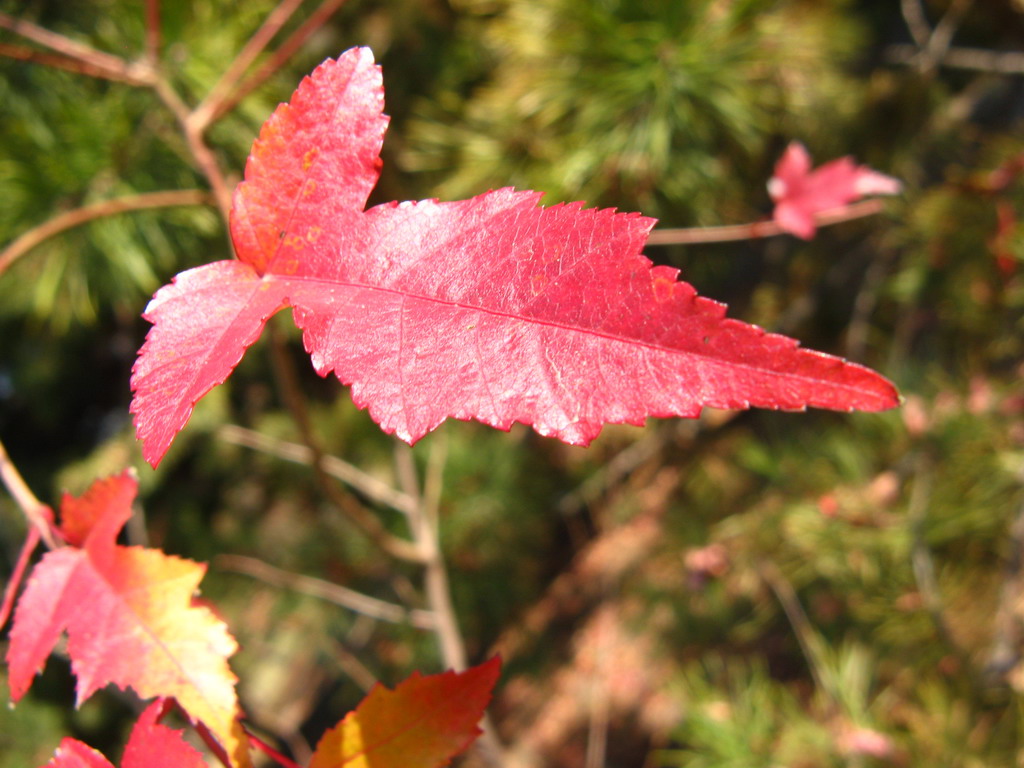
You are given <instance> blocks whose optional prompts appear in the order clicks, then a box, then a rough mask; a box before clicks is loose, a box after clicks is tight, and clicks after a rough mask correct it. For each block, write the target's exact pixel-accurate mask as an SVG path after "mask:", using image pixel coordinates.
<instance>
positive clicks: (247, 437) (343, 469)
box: [217, 424, 416, 515]
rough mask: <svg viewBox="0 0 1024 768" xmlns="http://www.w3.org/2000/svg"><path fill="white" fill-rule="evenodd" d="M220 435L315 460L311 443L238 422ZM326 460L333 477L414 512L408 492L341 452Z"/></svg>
mask: <svg viewBox="0 0 1024 768" xmlns="http://www.w3.org/2000/svg"><path fill="white" fill-rule="evenodd" d="M217 437H219V438H220V439H221V440H224V441H225V442H228V443H232V444H234V445H241V446H243V447H245V448H251V449H252V450H254V451H260V452H261V453H266V454H269V455H271V456H276V457H278V458H279V459H284V460H285V461H293V462H295V463H296V464H305V465H307V466H308V465H310V464H312V463H313V451H312V450H311V449H310V448H309V447H308V446H306V445H301V444H299V443H292V442H289V441H287V440H278V439H276V438H273V437H269V436H267V435H264V434H263V433H262V432H256V431H255V430H252V429H246V428H245V427H240V426H238V425H237V424H226V425H224V426H223V427H221V428H220V429H219V430H217ZM322 463H323V467H324V470H325V471H326V472H327V473H328V474H329V475H331V476H332V477H336V478H338V479H339V480H341V481H342V482H343V483H347V484H348V485H350V486H352V487H353V488H355V489H356V490H357V491H359V492H360V493H361V494H363V495H364V496H367V497H368V498H370V499H371V500H372V501H375V502H377V503H378V504H384V505H385V506H388V507H391V508H392V509H394V510H396V511H398V512H401V513H402V514H403V515H408V514H410V512H411V511H412V508H413V506H414V505H415V503H416V502H415V500H414V499H412V498H411V497H410V496H409V495H408V494H405V493H402V492H401V491H399V490H396V489H395V488H392V487H391V486H390V485H388V484H387V483H385V482H384V481H382V480H378V479H377V478H376V477H374V476H373V475H370V474H367V473H366V472H363V470H361V469H359V467H357V466H355V465H354V464H349V463H348V462H347V461H344V460H343V459H339V458H338V457H337V456H331V455H330V454H325V455H324V456H323V458H322Z"/></svg>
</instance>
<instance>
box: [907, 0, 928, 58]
mask: <svg viewBox="0 0 1024 768" xmlns="http://www.w3.org/2000/svg"><path fill="white" fill-rule="evenodd" d="M900 11H902V13H903V21H905V22H906V24H907V29H908V30H910V36H911V37H912V38H914V42H915V43H917V46H918V48H924V47H925V46H926V45H928V40H929V39H930V38H931V36H932V28H931V25H930V24H929V23H928V18H927V17H926V16H925V15H924V8H923V7H922V5H921V0H900Z"/></svg>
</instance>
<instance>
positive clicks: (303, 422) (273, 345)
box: [267, 323, 426, 563]
mask: <svg viewBox="0 0 1024 768" xmlns="http://www.w3.org/2000/svg"><path fill="white" fill-rule="evenodd" d="M267 330H268V331H269V335H270V353H271V357H272V362H273V366H272V368H273V370H274V376H275V378H276V379H277V383H278V387H279V389H280V392H281V397H282V398H283V399H284V403H285V407H286V408H287V409H288V412H289V413H290V414H291V416H292V420H293V421H294V422H295V425H296V427H298V430H299V434H300V435H301V436H302V442H303V443H305V445H306V447H307V448H308V449H309V451H310V458H311V461H310V467H311V468H312V469H313V476H314V478H315V479H316V483H317V485H318V486H319V488H320V490H321V491H322V492H323V493H324V495H325V496H326V497H327V498H328V499H329V500H330V501H331V503H332V504H333V505H334V506H335V507H337V508H338V509H339V510H340V511H341V512H342V514H344V515H345V516H346V517H347V518H348V519H349V520H350V521H352V522H353V523H355V525H356V526H358V527H359V529H360V530H362V531H363V533H365V534H366V535H367V536H368V537H369V538H370V540H371V541H373V542H374V543H375V544H376V545H377V546H378V547H380V549H381V550H382V551H384V552H386V553H387V554H389V555H391V556H392V557H394V558H395V559H397V560H404V561H406V562H410V563H425V562H426V556H425V555H424V553H423V550H422V549H421V548H420V547H419V546H418V545H417V544H414V543H412V542H410V541H407V540H406V539H403V538H400V537H398V536H395V535H394V534H393V533H391V532H390V531H389V530H388V529H387V528H385V527H384V526H383V524H382V523H381V522H380V520H378V519H377V518H376V517H375V516H374V515H373V514H372V513H370V512H368V511H367V510H366V509H365V508H364V507H363V506H362V505H361V504H360V503H359V502H358V501H357V500H356V499H355V498H354V497H352V496H351V495H350V494H348V493H346V492H345V491H344V490H342V489H341V488H340V487H339V486H338V485H337V484H336V483H334V482H332V480H331V478H330V477H329V476H328V473H327V470H326V469H325V467H324V451H323V448H321V446H320V441H319V440H318V439H317V437H316V435H315V433H314V432H313V427H312V425H311V423H310V420H309V412H308V411H307V410H306V401H305V399H304V397H303V395H302V389H301V387H300V386H299V381H298V376H297V375H296V373H295V367H294V365H293V364H292V361H291V359H290V358H289V357H288V352H287V350H286V349H285V346H284V342H283V341H282V339H281V334H280V332H279V331H278V330H277V328H276V326H275V325H274V324H273V323H269V324H268V328H267Z"/></svg>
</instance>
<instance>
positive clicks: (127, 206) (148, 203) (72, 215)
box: [0, 189, 213, 275]
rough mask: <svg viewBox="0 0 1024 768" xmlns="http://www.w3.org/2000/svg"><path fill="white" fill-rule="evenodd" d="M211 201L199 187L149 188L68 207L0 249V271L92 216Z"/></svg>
mask: <svg viewBox="0 0 1024 768" xmlns="http://www.w3.org/2000/svg"><path fill="white" fill-rule="evenodd" d="M212 202H213V199H212V198H211V196H210V194H209V193H208V192H203V191H202V190H198V189H180V190H171V191H166V192H150V193H146V194H141V195H131V196H129V197H121V198H117V199H114V200H102V201H100V202H98V203H93V204H92V205H86V206H82V207H81V208H76V209H75V210H73V211H67V212H65V213H62V214H60V215H59V216H54V217H53V218H52V219H50V220H48V221H45V222H43V223H42V224H40V225H39V226H36V227H33V228H32V229H30V230H28V231H27V232H23V233H22V234H21V235H20V236H18V237H17V238H16V239H15V240H13V241H12V242H11V243H10V245H8V246H7V247H6V248H4V249H3V250H2V251H0V275H2V274H3V273H4V272H5V271H6V270H7V269H8V268H9V267H10V266H11V265H12V264H13V263H14V262H15V261H17V260H18V259H19V258H21V257H22V256H23V255H25V254H26V253H27V252H28V251H30V250H32V249H33V248H35V247H36V246H37V245H39V244H41V243H42V242H44V241H45V240H47V239H49V238H51V237H53V236H54V235H57V234H60V233H61V232H64V231H65V230H68V229H72V228H74V227H77V226H80V225H82V224H85V223H87V222H90V221H93V220H95V219H100V218H104V217H106V216H113V215H115V214H118V213H126V212H128V211H142V210H146V209H149V208H170V207H173V206H179V205H209V204H211V203H212Z"/></svg>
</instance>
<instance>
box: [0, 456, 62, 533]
mask: <svg viewBox="0 0 1024 768" xmlns="http://www.w3.org/2000/svg"><path fill="white" fill-rule="evenodd" d="M0 482H3V484H4V486H6V488H7V491H8V492H9V493H10V494H11V497H12V498H13V499H14V501H15V503H16V504H17V505H18V506H19V507H20V508H21V511H22V512H23V513H24V515H25V519H26V520H28V522H29V524H30V525H32V526H34V527H35V528H36V529H37V530H38V531H39V535H40V537H42V539H43V541H44V542H45V544H46V546H47V547H48V548H49V549H56V548H57V540H56V538H55V537H54V535H53V528H52V526H51V520H52V516H53V513H52V512H50V508H49V507H48V506H46V505H45V504H43V502H41V501H40V500H39V499H37V498H36V495H35V494H34V493H32V489H31V488H29V487H28V483H26V482H25V479H24V478H23V477H22V476H21V473H20V472H19V471H18V468H17V467H16V466H14V462H13V461H11V457H10V456H8V455H7V449H6V448H5V447H4V444H3V441H0Z"/></svg>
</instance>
